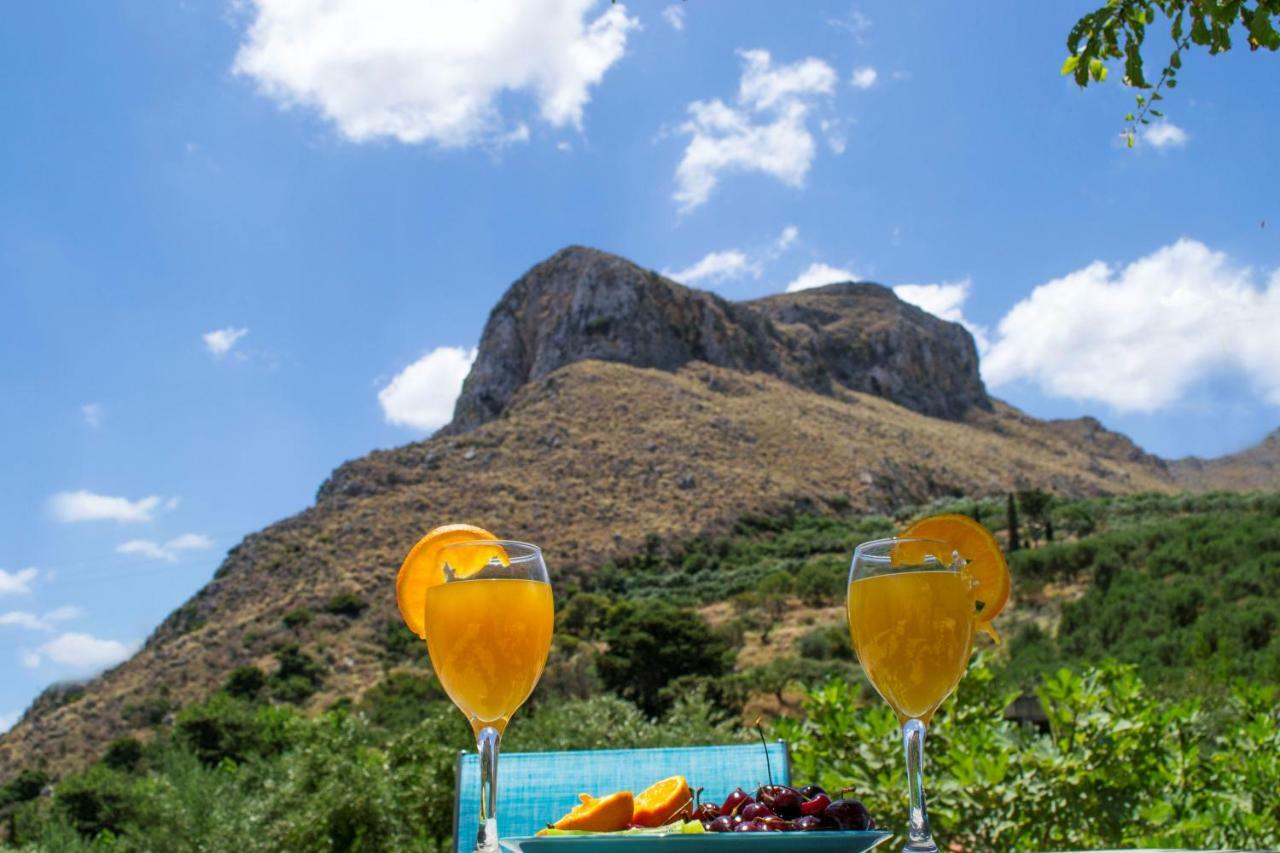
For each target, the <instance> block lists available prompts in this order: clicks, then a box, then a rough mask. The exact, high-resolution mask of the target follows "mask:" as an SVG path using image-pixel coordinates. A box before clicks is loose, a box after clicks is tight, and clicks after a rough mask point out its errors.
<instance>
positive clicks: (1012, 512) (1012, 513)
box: [1004, 492, 1022, 553]
mask: <svg viewBox="0 0 1280 853" xmlns="http://www.w3.org/2000/svg"><path fill="white" fill-rule="evenodd" d="M1004 512H1005V524H1006V525H1007V526H1008V528H1009V551H1010V553H1012V552H1014V551H1017V550H1018V549H1019V548H1021V547H1022V541H1021V540H1020V539H1019V538H1018V502H1017V501H1015V500H1014V499H1013V492H1009V494H1008V496H1007V500H1006V501H1005V505H1004Z"/></svg>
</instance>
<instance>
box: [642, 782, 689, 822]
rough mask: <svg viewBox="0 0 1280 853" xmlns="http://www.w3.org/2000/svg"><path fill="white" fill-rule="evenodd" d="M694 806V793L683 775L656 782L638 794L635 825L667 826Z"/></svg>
mask: <svg viewBox="0 0 1280 853" xmlns="http://www.w3.org/2000/svg"><path fill="white" fill-rule="evenodd" d="M692 806H693V793H692V792H691V791H690V790H689V782H688V781H687V780H686V779H685V778H684V777H683V776H672V777H671V778H670V779H663V780H662V781H661V782H655V783H653V784H652V785H650V786H649V787H648V788H645V789H644V790H643V791H641V792H640V793H639V794H637V795H636V807H635V814H633V815H632V816H631V823H632V824H634V825H635V826H665V825H666V824H668V823H671V821H672V820H674V819H675V818H676V817H677V816H679V815H681V814H683V813H684V812H685V811H686V810H687V809H691V808H692Z"/></svg>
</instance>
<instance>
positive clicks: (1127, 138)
mask: <svg viewBox="0 0 1280 853" xmlns="http://www.w3.org/2000/svg"><path fill="white" fill-rule="evenodd" d="M1124 137H1125V139H1124V143H1125V145H1126V146H1128V147H1129V148H1132V147H1133V131H1129V132H1128V133H1126V134H1125V135H1124Z"/></svg>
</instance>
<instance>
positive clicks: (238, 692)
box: [222, 664, 267, 701]
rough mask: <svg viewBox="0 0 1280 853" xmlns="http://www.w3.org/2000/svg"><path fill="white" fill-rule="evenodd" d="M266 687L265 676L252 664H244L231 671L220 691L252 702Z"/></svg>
mask: <svg viewBox="0 0 1280 853" xmlns="http://www.w3.org/2000/svg"><path fill="white" fill-rule="evenodd" d="M266 686H267V676H266V673H264V672H263V671H262V670H260V669H258V668H257V667H256V666H254V665H253V664H245V665H244V666H238V667H236V668H235V669H233V670H231V674H230V675H228V676H227V681H226V683H225V684H223V685H222V689H223V690H225V691H227V693H229V694H231V695H232V696H235V697H237V698H239V699H248V700H250V701H253V700H254V699H257V698H258V694H260V693H261V692H262V688H264V687H266Z"/></svg>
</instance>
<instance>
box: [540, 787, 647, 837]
mask: <svg viewBox="0 0 1280 853" xmlns="http://www.w3.org/2000/svg"><path fill="white" fill-rule="evenodd" d="M578 799H579V800H581V801H582V802H581V803H579V804H578V805H576V806H574V807H573V810H572V811H570V812H569V813H568V814H567V815H565V816H564V817H562V818H560V819H559V820H558V821H556V822H555V824H553V825H554V826H555V828H556V829H577V830H582V831H585V832H616V831H617V830H619V829H626V828H627V827H628V826H630V825H631V815H632V812H633V811H634V810H635V800H634V799H633V798H632V796H631V792H630V791H619V792H618V793H616V794H610V795H609V796H607V797H592V796H590V795H589V794H579V795H578Z"/></svg>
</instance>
